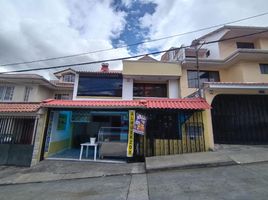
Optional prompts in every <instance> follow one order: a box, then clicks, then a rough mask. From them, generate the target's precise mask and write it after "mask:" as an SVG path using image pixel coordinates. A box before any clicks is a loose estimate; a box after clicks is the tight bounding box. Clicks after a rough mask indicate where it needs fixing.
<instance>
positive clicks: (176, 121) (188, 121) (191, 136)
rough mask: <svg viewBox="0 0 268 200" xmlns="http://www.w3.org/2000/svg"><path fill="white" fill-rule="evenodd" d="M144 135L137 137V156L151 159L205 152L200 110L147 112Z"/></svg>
mask: <svg viewBox="0 0 268 200" xmlns="http://www.w3.org/2000/svg"><path fill="white" fill-rule="evenodd" d="M136 112H141V113H142V114H144V115H145V116H146V117H147V125H146V133H145V136H138V135H137V134H136V135H135V150H136V152H135V154H136V155H135V156H137V157H141V158H143V157H148V156H159V155H171V154H182V153H191V152H201V151H205V140H204V125H203V117H202V111H201V110H179V111H178V110H146V111H136Z"/></svg>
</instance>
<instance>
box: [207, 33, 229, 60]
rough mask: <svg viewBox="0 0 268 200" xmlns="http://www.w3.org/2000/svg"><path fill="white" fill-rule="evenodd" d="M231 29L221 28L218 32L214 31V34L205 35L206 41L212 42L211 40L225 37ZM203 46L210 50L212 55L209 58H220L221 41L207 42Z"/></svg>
mask: <svg viewBox="0 0 268 200" xmlns="http://www.w3.org/2000/svg"><path fill="white" fill-rule="evenodd" d="M228 31H229V30H221V31H219V32H217V33H214V34H212V35H209V36H207V37H205V38H204V39H202V40H204V41H205V42H211V41H215V40H219V39H220V38H221V37H223V36H224V35H225V34H226V33H227V32H228ZM202 48H206V49H208V50H209V51H210V55H209V56H208V58H210V59H220V58H221V56H220V47H219V43H218V42H216V43H211V44H206V45H203V46H202Z"/></svg>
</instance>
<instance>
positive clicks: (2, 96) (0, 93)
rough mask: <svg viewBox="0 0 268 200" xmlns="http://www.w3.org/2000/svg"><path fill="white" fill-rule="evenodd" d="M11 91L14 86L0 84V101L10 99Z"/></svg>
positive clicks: (11, 96)
mask: <svg viewBox="0 0 268 200" xmlns="http://www.w3.org/2000/svg"><path fill="white" fill-rule="evenodd" d="M13 93H14V86H0V101H11V100H12V98H13Z"/></svg>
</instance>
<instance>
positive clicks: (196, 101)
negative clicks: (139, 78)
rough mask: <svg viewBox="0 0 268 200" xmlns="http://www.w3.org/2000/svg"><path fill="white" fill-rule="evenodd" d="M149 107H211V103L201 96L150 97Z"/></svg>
mask: <svg viewBox="0 0 268 200" xmlns="http://www.w3.org/2000/svg"><path fill="white" fill-rule="evenodd" d="M146 107H147V108H167V109H194V110H198V109H209V108H210V105H209V104H208V103H207V102H206V101H205V100H204V99H201V98H191V99H190V98H189V99H165V100H161V99H150V100H148V101H147V106H146Z"/></svg>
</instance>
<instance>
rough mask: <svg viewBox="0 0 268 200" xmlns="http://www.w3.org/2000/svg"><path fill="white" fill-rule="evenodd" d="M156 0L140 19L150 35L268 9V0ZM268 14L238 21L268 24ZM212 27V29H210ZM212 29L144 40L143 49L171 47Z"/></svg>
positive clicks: (175, 32) (182, 30) (214, 23)
mask: <svg viewBox="0 0 268 200" xmlns="http://www.w3.org/2000/svg"><path fill="white" fill-rule="evenodd" d="M148 1H150V2H153V3H156V4H157V7H156V11H155V12H154V13H153V14H152V15H150V14H146V15H145V16H144V17H143V18H141V19H140V25H141V26H142V27H143V28H146V27H147V28H149V29H150V33H149V35H148V36H149V37H150V39H156V38H161V37H165V36H169V35H176V34H179V33H185V32H188V31H192V30H196V29H200V28H204V27H208V26H211V25H216V24H221V23H225V22H229V21H233V20H236V19H240V18H245V17H248V16H253V15H257V14H259V13H264V12H266V11H267V10H268V4H267V1H266V0H255V1H254V2H253V1H251V0H226V1H214V0H204V1H195V0H170V1H162V0H148ZM267 21H268V16H264V17H259V18H256V19H254V20H253V19H252V20H247V21H244V22H241V23H237V24H236V25H251V26H268V24H267ZM209 31H212V30H209ZM209 31H203V32H200V33H195V34H189V35H185V36H181V37H176V38H171V39H168V40H161V41H158V42H153V43H147V44H144V45H143V47H140V49H147V48H158V49H162V50H163V49H169V48H170V47H172V46H180V45H181V44H185V45H188V44H190V43H191V41H192V40H193V39H195V38H197V37H199V36H201V35H203V34H205V33H207V32H209Z"/></svg>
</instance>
